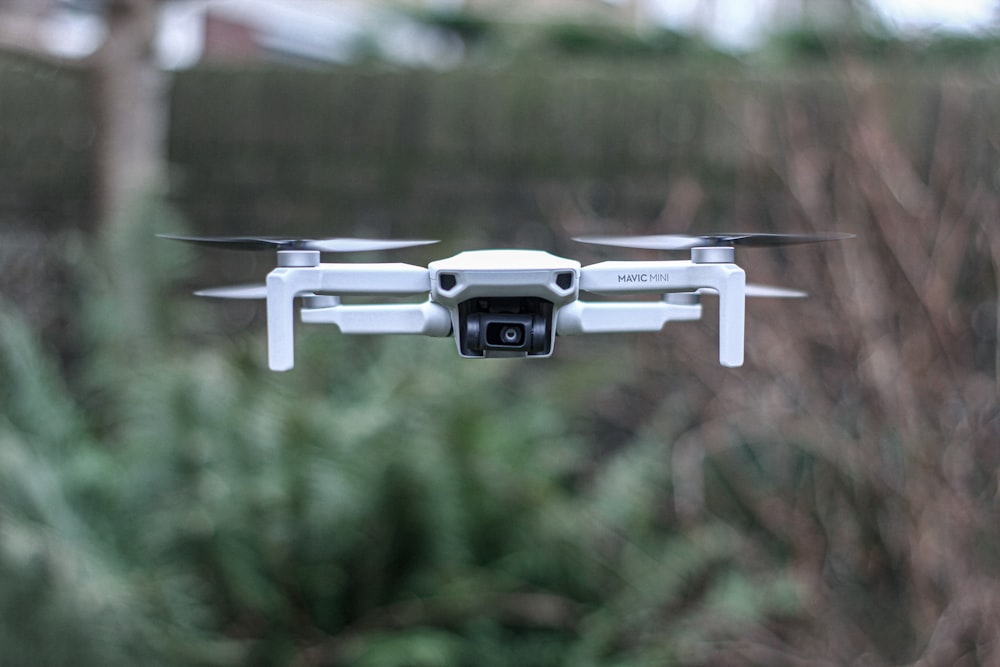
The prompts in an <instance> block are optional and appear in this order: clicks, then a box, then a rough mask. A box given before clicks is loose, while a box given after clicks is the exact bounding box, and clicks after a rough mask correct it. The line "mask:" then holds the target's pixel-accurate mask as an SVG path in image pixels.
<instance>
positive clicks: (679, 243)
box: [573, 232, 854, 250]
mask: <svg viewBox="0 0 1000 667" xmlns="http://www.w3.org/2000/svg"><path fill="white" fill-rule="evenodd" d="M853 236H854V234H845V233H842V232H819V233H816V234H759V233H749V234H707V235H705V236H690V235H687V234H654V235H651V236H577V237H574V239H573V240H574V241H579V242H581V243H591V244H595V245H606V246H616V247H619V248H644V249H647V250H690V249H691V248H705V247H716V246H728V247H737V246H738V247H744V248H763V247H769V246H783V245H796V244H800V243H822V242H824V241H841V240H843V239H849V238H852V237H853Z"/></svg>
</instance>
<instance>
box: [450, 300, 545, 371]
mask: <svg viewBox="0 0 1000 667" xmlns="http://www.w3.org/2000/svg"><path fill="white" fill-rule="evenodd" d="M458 321H459V347H460V350H461V353H462V354H463V355H465V356H470V357H485V356H547V355H549V354H551V352H552V302H551V301H547V300H546V299H541V298H538V297H484V298H478V299H469V300H468V301H463V302H462V303H460V304H459V305H458Z"/></svg>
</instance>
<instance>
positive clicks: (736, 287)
mask: <svg viewBox="0 0 1000 667" xmlns="http://www.w3.org/2000/svg"><path fill="white" fill-rule="evenodd" d="M702 287H708V288H710V289H713V290H715V291H717V292H718V293H719V363H721V364H722V365H723V366H741V365H743V327H744V313H745V302H746V274H745V273H744V272H743V269H741V268H740V267H739V266H737V265H736V264H731V263H697V262H690V261H680V260H672V261H661V262H600V263H598V264H591V265H590V266H585V267H583V269H582V270H581V272H580V289H581V290H582V291H586V292H592V293H597V294H621V293H633V294H643V293H645V294H648V293H656V294H666V293H669V292H684V291H694V290H697V289H699V288H702Z"/></svg>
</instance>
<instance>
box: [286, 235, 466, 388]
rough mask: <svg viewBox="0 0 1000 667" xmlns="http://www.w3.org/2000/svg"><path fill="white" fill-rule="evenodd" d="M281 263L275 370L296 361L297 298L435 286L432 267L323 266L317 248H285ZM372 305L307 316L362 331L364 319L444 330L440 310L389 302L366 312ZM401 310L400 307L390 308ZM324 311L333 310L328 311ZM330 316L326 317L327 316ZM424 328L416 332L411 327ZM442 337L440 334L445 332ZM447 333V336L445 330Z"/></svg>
mask: <svg viewBox="0 0 1000 667" xmlns="http://www.w3.org/2000/svg"><path fill="white" fill-rule="evenodd" d="M278 256H279V263H280V265H279V267H278V268H276V269H274V270H273V271H271V273H269V274H268V276H267V349H268V365H269V366H270V367H271V370H275V371H287V370H290V369H291V368H292V367H293V366H294V364H295V337H294V318H295V311H294V301H295V298H296V297H297V296H301V295H306V294H314V293H326V294H336V295H338V296H343V295H355V294H359V295H396V296H398V295H409V294H422V293H427V292H428V290H430V278H429V276H428V272H427V269H426V268H424V267H420V266H413V265H410V264H398V263H393V264H320V263H319V253H318V252H314V251H282V252H279V253H278ZM362 308H369V309H370V308H372V307H371V306H367V307H362V306H339V305H338V306H333V307H331V308H323V309H319V310H318V311H317V312H316V313H314V314H310V313H308V312H304V313H303V319H304V320H306V319H307V318H308V317H316V318H317V319H316V320H312V321H329V322H332V323H334V324H338V325H340V326H341V329H343V330H345V331H346V330H354V331H358V330H360V328H362V327H363V326H364V323H365V322H367V323H368V324H370V325H372V326H374V327H375V332H377V333H383V332H384V333H389V332H390V331H394V332H397V333H409V332H412V333H423V329H425V328H427V329H429V330H432V331H437V330H438V329H440V324H438V320H439V319H440V313H439V312H438V311H436V310H434V309H420V308H416V307H415V306H414V305H412V304H399V305H398V306H385V307H383V308H382V309H381V310H364V311H363V310H362ZM393 308H394V309H395V311H393V310H390V309H393ZM324 311H327V312H326V313H325V314H324ZM324 318H326V319H324ZM411 327H412V328H413V329H418V331H413V330H412V329H411ZM439 335H440V334H439ZM444 335H447V334H444Z"/></svg>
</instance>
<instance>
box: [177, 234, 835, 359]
mask: <svg viewBox="0 0 1000 667" xmlns="http://www.w3.org/2000/svg"><path fill="white" fill-rule="evenodd" d="M166 238H173V239H177V240H183V241H189V242H194V243H199V244H205V245H216V246H222V247H229V248H241V249H263V248H276V249H277V254H278V266H277V268H275V269H274V270H273V271H271V272H270V273H269V274H268V276H267V284H266V287H265V288H263V289H262V288H260V287H235V288H218V289H214V290H205V291H203V292H199V294H201V295H203V296H216V297H225V298H266V299H267V330H268V361H269V365H270V367H271V369H272V370H276V371H285V370H289V369H291V368H292V367H293V365H294V357H295V355H294V319H295V308H294V303H295V300H296V299H301V311H300V313H301V319H302V321H303V322H306V323H315V324H333V325H336V326H337V327H338V329H340V331H341V332H343V333H348V334H417V335H425V336H437V337H446V336H452V337H454V339H455V344H456V346H457V348H458V353H459V354H460V355H461V356H462V357H467V358H490V357H549V356H551V355H552V352H553V349H554V347H555V342H556V336H557V335H559V336H565V335H578V334H590V333H615V332H640V331H659V330H661V329H662V328H663V327H664V325H665V324H666V323H667V322H669V321H685V320H697V319H700V318H701V314H702V313H701V310H702V309H701V303H700V295H701V293H702V292H703V291H710V292H714V293H717V294H718V295H719V299H720V303H719V362H720V363H721V364H722V365H724V366H740V365H742V364H743V348H744V312H745V301H746V297H747V296H784V297H797V296H804V293H802V292H798V291H795V290H785V289H781V288H768V287H760V286H755V285H747V284H746V275H745V272H744V270H743V269H742V268H740V267H739V266H737V265H736V264H735V261H734V255H735V251H734V248H733V246H735V245H775V244H780V245H785V244H790V243H807V242H815V241H826V240H834V239H840V238H846V235H831V234H825V235H812V236H790V235H773V234H768V235H761V234H741V235H726V236H710V237H677V236H658V237H639V238H637V239H627V238H625V239H622V238H600V237H599V238H587V239H578V240H581V241H585V242H590V243H600V244H604V245H617V246H627V247H652V246H653V245H654V244H658V245H655V247H657V248H661V249H668V250H679V249H684V250H690V251H691V255H690V258H689V259H685V260H667V261H608V262H600V263H597V264H591V265H588V266H582V265H581V264H580V262H578V261H576V260H572V259H566V258H563V257H557V256H555V255H552V254H550V253H548V252H544V251H541V250H474V251H465V252H461V253H459V254H457V255H454V256H452V257H448V258H446V259H440V260H437V261H433V262H431V263H430V264H428V266H427V267H426V268H424V267H421V266H415V265H412V264H401V263H376V264H372V263H323V262H321V257H320V254H321V252H337V251H347V250H372V249H386V248H392V247H405V246H407V245H421V244H424V243H428V242H426V241H399V242H393V241H365V240H360V239H326V240H322V241H302V240H287V239H271V238H260V237H255V238H243V237H222V238H219V237H213V238H191V237H176V236H172V237H166ZM581 293H583V294H592V295H640V294H656V295H660V296H661V298H660V299H659V300H656V301H649V300H642V301H607V300H605V301H600V300H598V301H594V300H586V299H584V298H581ZM413 295H426V296H427V299H426V300H425V301H423V302H422V303H370V304H353V303H352V304H344V303H341V301H340V297H341V296H366V297H387V296H413Z"/></svg>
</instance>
